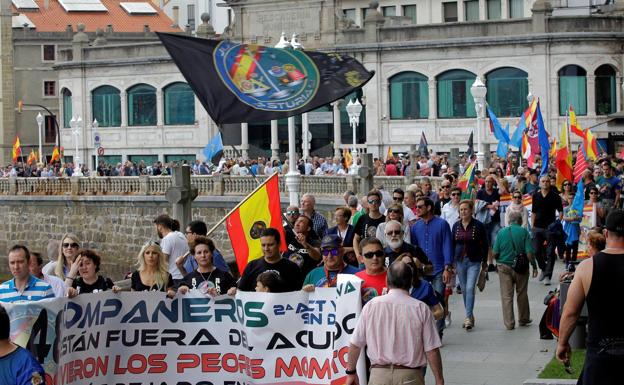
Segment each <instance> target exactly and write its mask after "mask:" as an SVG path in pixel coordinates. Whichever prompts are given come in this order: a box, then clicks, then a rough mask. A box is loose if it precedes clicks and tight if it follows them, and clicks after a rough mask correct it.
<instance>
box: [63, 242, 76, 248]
mask: <svg viewBox="0 0 624 385" xmlns="http://www.w3.org/2000/svg"><path fill="white" fill-rule="evenodd" d="M79 246H80V245H79V244H77V243H76V242H73V243H63V247H64V248H66V249H67V248H69V247H71V248H74V249H77V248H78V247H79Z"/></svg>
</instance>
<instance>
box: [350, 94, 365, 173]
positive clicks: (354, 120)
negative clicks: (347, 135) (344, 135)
mask: <svg viewBox="0 0 624 385" xmlns="http://www.w3.org/2000/svg"><path fill="white" fill-rule="evenodd" d="M346 109H347V114H348V115H349V123H351V127H352V128H353V151H352V154H351V157H352V158H353V164H352V165H351V174H357V169H358V166H357V148H356V147H355V145H356V143H357V141H356V130H357V126H358V124H359V123H360V114H361V113H362V105H361V104H360V101H359V100H358V99H357V98H355V101H353V100H349V103H347V107H346Z"/></svg>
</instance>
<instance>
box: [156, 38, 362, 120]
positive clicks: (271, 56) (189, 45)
mask: <svg viewBox="0 0 624 385" xmlns="http://www.w3.org/2000/svg"><path fill="white" fill-rule="evenodd" d="M158 37H159V38H160V40H161V41H162V42H163V44H164V46H165V48H167V51H169V54H170V55H171V57H172V58H173V61H174V62H175V63H176V65H177V66H178V68H179V69H180V72H182V75H184V77H185V78H186V80H187V82H188V83H189V85H190V86H191V88H192V89H193V91H194V92H195V95H197V97H198V98H199V100H200V101H201V103H202V105H203V106H204V108H205V109H206V111H208V114H209V115H210V117H211V118H212V120H214V121H215V122H216V123H217V124H221V123H241V122H253V121H268V120H273V119H282V118H286V117H288V116H293V115H298V114H301V113H304V112H306V111H310V110H314V109H316V108H318V107H320V106H323V105H326V104H328V103H331V102H333V101H335V100H338V99H341V98H343V97H345V96H346V95H348V94H350V93H351V92H353V91H354V90H356V89H358V88H360V87H362V86H363V85H364V84H366V82H368V81H369V80H370V79H371V78H372V77H373V75H374V71H371V72H369V71H367V70H366V68H364V66H363V65H362V64H361V63H359V62H358V61H357V60H355V59H353V58H351V57H348V56H343V55H340V54H335V53H334V54H325V53H320V52H313V51H296V50H292V49H279V48H270V47H264V46H260V45H253V44H241V43H235V42H232V41H225V40H224V41H219V40H209V39H199V38H194V37H190V36H184V35H175V34H168V33H158Z"/></svg>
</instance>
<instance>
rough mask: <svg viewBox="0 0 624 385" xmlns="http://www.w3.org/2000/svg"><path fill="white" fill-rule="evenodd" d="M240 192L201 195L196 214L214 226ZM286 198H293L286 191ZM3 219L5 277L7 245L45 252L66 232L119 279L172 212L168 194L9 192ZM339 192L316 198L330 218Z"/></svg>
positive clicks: (218, 235)
mask: <svg viewBox="0 0 624 385" xmlns="http://www.w3.org/2000/svg"><path fill="white" fill-rule="evenodd" d="M240 200H241V197H216V196H211V197H199V198H198V199H197V200H196V201H195V202H194V203H193V219H201V220H203V221H205V222H206V223H207V224H208V226H209V228H210V227H211V226H212V225H214V224H215V223H216V222H217V221H219V220H220V219H221V218H223V217H224V216H225V215H226V214H227V212H228V211H229V210H231V209H232V208H233V207H234V206H235V205H236V204H237V203H238V202H240ZM282 202H284V203H286V202H288V199H287V198H286V197H283V198H282ZM0 204H1V205H2V207H3V209H4V220H2V221H0V277H7V276H8V275H9V271H8V262H7V256H6V251H7V250H8V248H9V247H11V246H12V245H13V244H16V243H23V244H25V245H26V246H27V247H28V248H30V249H31V250H33V251H39V252H41V253H42V255H43V257H44V260H46V262H47V258H46V247H47V244H48V242H49V241H50V240H51V239H56V240H59V241H60V240H61V239H60V238H61V237H62V236H63V234H64V233H66V232H73V233H75V234H76V235H77V236H78V237H79V238H80V240H81V241H82V246H84V247H89V248H93V249H96V250H98V251H99V252H100V253H101V255H102V256H103V264H102V265H103V266H102V271H103V273H104V274H105V275H107V276H110V277H111V278H112V279H120V278H121V277H122V276H123V274H125V273H127V272H130V271H132V270H133V269H134V268H135V267H134V264H135V263H136V260H137V256H138V253H139V251H140V249H141V246H142V245H143V244H145V243H146V242H147V241H149V240H150V239H151V240H156V239H157V234H156V230H155V227H154V225H153V223H152V221H153V219H154V218H155V217H156V216H157V215H158V214H161V213H169V214H171V205H170V204H169V203H168V202H167V201H166V200H165V197H163V196H80V197H77V196H74V197H63V196H4V197H0ZM340 204H341V200H340V198H335V199H317V207H318V210H319V212H321V213H323V214H324V215H325V216H326V217H327V218H328V219H331V218H332V216H331V214H332V213H333V210H334V208H335V207H337V206H338V205H340ZM211 237H212V238H213V239H214V240H215V243H216V244H217V247H218V248H219V249H220V250H222V252H223V254H224V256H226V259H228V260H230V261H232V260H233V256H232V247H231V245H230V241H229V238H228V237H227V233H226V231H225V226H224V225H220V226H219V227H218V228H217V230H216V231H215V232H214V233H213V234H212V236H211Z"/></svg>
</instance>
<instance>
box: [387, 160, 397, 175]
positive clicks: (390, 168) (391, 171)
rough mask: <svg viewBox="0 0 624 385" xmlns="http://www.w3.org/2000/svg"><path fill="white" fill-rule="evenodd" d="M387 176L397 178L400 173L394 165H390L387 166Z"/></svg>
mask: <svg viewBox="0 0 624 385" xmlns="http://www.w3.org/2000/svg"><path fill="white" fill-rule="evenodd" d="M386 175H388V176H397V175H399V173H398V171H397V167H396V166H395V165H394V163H389V164H387V165H386Z"/></svg>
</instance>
